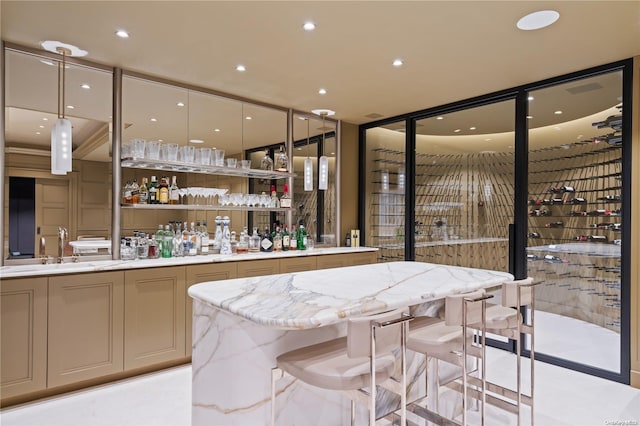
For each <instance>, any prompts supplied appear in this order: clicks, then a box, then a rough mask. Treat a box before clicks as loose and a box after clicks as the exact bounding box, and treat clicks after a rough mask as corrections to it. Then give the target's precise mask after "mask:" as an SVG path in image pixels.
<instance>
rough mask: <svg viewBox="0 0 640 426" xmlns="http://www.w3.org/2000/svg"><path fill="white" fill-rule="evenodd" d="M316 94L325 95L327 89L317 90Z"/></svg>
mask: <svg viewBox="0 0 640 426" xmlns="http://www.w3.org/2000/svg"><path fill="white" fill-rule="evenodd" d="M318 93H319V94H321V95H326V94H327V89H320V90H318Z"/></svg>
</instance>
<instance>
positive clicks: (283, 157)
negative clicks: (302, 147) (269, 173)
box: [275, 145, 289, 172]
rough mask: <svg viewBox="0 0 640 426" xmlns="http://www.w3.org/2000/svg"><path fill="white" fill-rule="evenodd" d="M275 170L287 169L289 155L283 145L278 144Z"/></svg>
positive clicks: (284, 170) (283, 170)
mask: <svg viewBox="0 0 640 426" xmlns="http://www.w3.org/2000/svg"><path fill="white" fill-rule="evenodd" d="M275 163H276V170H277V171H279V172H286V171H288V170H289V156H288V155H287V153H286V152H285V150H284V145H280V152H278V154H277V155H276V161H275Z"/></svg>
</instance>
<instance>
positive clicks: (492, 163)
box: [415, 100, 514, 271]
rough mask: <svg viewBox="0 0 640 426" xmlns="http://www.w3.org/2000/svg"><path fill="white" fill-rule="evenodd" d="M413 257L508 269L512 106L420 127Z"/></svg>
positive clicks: (430, 121) (432, 119)
mask: <svg viewBox="0 0 640 426" xmlns="http://www.w3.org/2000/svg"><path fill="white" fill-rule="evenodd" d="M415 158H416V160H415V161H416V175H415V176H416V177H415V179H416V183H415V191H416V195H415V197H416V202H415V258H416V260H419V261H423V262H431V263H446V264H449V265H459V266H468V267H476V268H486V269H495V270H501V271H508V270H509V224H510V223H512V222H513V197H514V189H513V180H514V177H513V176H514V166H513V162H514V101H512V100H509V101H504V102H499V103H494V104H490V105H485V106H480V107H476V108H470V109H466V110H462V111H457V112H453V113H449V114H444V115H439V116H435V117H429V118H425V119H421V120H418V121H417V122H416V157H415Z"/></svg>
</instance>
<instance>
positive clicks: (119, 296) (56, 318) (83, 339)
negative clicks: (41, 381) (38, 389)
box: [47, 271, 124, 387]
mask: <svg viewBox="0 0 640 426" xmlns="http://www.w3.org/2000/svg"><path fill="white" fill-rule="evenodd" d="M123 309H124V273H123V272H120V271H118V272H99V273H94V274H78V275H62V276H55V277H50V278H49V360H48V372H47V377H48V387H54V386H60V385H66V384H69V383H73V382H77V381H80V380H86V379H91V378H95V377H100V376H103V375H107V374H111V373H117V372H120V371H122V369H123V358H122V351H123V335H122V333H123V316H124V315H123Z"/></svg>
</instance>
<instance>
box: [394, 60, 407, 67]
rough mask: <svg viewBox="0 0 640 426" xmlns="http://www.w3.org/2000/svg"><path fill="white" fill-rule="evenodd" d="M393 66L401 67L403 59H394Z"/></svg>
mask: <svg viewBox="0 0 640 426" xmlns="http://www.w3.org/2000/svg"><path fill="white" fill-rule="evenodd" d="M392 64H393V66H394V67H401V66H402V65H403V64H404V62H403V61H402V59H394V60H393V63H392Z"/></svg>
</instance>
